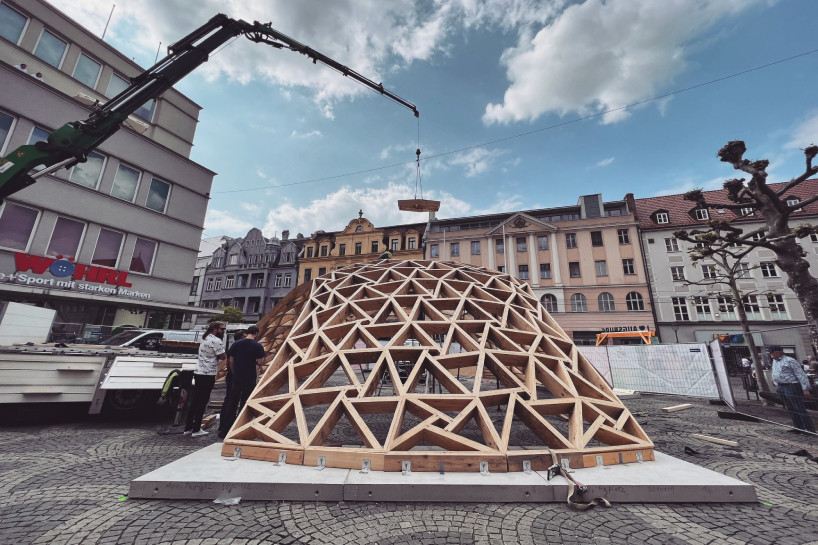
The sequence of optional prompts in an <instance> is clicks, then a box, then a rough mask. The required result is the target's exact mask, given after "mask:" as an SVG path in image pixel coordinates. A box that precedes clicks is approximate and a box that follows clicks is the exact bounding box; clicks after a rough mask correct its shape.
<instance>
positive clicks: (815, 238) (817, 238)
mask: <svg viewBox="0 0 818 545" xmlns="http://www.w3.org/2000/svg"><path fill="white" fill-rule="evenodd" d="M0 140H2V138H0ZM809 239H810V241H812V242H818V234H816V233H812V234H811V235H810V236H809Z"/></svg>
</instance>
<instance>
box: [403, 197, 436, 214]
mask: <svg viewBox="0 0 818 545" xmlns="http://www.w3.org/2000/svg"><path fill="white" fill-rule="evenodd" d="M398 209H400V210H406V211H407V212H437V211H438V210H440V201H430V200H429V199H406V200H403V201H398Z"/></svg>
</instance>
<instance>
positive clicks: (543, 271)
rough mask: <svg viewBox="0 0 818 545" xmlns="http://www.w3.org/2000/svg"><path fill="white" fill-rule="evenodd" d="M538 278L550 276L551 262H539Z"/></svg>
mask: <svg viewBox="0 0 818 545" xmlns="http://www.w3.org/2000/svg"><path fill="white" fill-rule="evenodd" d="M540 278H551V263H540Z"/></svg>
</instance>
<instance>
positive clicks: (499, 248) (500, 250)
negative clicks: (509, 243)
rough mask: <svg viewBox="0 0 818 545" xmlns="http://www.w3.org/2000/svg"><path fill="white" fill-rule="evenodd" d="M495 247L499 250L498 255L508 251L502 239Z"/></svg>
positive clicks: (498, 240)
mask: <svg viewBox="0 0 818 545" xmlns="http://www.w3.org/2000/svg"><path fill="white" fill-rule="evenodd" d="M495 247H496V248H497V253H498V254H502V253H505V251H506V245H505V244H503V241H502V240H501V239H497V241H496V242H495Z"/></svg>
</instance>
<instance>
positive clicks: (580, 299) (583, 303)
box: [571, 293, 588, 312]
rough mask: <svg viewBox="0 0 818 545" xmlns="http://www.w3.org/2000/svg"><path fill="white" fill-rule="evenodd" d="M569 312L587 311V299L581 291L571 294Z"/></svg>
mask: <svg viewBox="0 0 818 545" xmlns="http://www.w3.org/2000/svg"><path fill="white" fill-rule="evenodd" d="M571 312H588V301H587V300H586V299H585V296H584V295H582V294H581V293H575V294H574V295H572V296H571Z"/></svg>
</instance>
